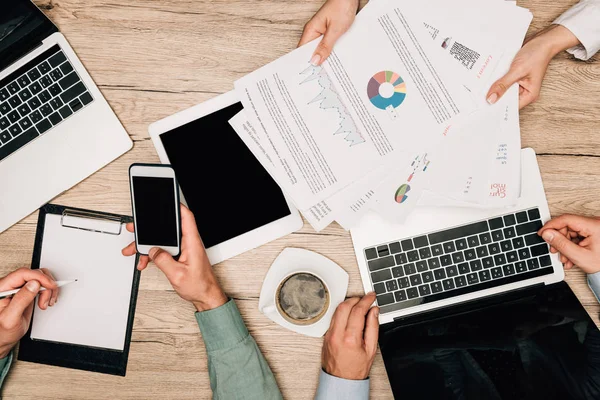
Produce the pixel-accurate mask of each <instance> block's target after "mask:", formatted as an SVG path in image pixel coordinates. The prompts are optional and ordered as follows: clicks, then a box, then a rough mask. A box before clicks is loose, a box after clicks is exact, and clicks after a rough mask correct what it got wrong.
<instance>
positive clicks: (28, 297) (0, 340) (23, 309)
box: [0, 268, 58, 358]
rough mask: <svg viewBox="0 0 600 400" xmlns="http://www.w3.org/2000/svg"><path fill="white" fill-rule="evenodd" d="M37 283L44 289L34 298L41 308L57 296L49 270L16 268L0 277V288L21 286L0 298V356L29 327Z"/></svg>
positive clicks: (9, 348) (7, 288) (5, 352)
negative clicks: (11, 294)
mask: <svg viewBox="0 0 600 400" xmlns="http://www.w3.org/2000/svg"><path fill="white" fill-rule="evenodd" d="M40 285H41V286H43V287H45V288H46V289H47V290H46V291H44V292H42V293H41V294H40V297H39V299H38V305H39V307H40V308H41V309H42V310H45V309H47V308H48V307H49V306H50V307H51V306H53V305H54V303H56V299H57V297H58V286H57V285H56V282H55V281H54V278H53V277H52V274H51V273H50V271H48V270H47V269H45V268H42V269H36V270H31V269H29V268H20V269H18V270H16V271H14V272H11V273H10V274H8V275H6V276H5V277H4V278H2V279H0V292H5V291H8V290H14V289H19V288H21V290H19V291H18V292H17V293H16V294H15V295H13V296H12V297H9V298H5V299H2V300H0V358H4V357H6V356H7V355H8V353H9V352H10V350H11V349H12V348H13V347H14V345H15V344H16V343H17V342H18V341H19V340H20V339H21V338H22V337H23V335H24V334H25V333H26V332H27V330H28V329H29V323H30V322H31V315H32V314H33V304H34V303H33V302H34V300H35V296H37V294H38V292H39V291H40V288H41V286H40Z"/></svg>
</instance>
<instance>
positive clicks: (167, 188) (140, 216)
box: [129, 164, 181, 257]
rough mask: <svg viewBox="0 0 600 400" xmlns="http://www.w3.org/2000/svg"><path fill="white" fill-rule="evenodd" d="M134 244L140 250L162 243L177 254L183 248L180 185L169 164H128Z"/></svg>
mask: <svg viewBox="0 0 600 400" xmlns="http://www.w3.org/2000/svg"><path fill="white" fill-rule="evenodd" d="M129 182H130V186H131V203H132V206H133V222H134V224H135V245H136V247H137V251H138V253H140V254H143V255H147V254H148V252H149V251H150V249H151V248H153V247H160V248H161V249H163V250H164V251H166V252H167V253H169V254H171V255H172V256H174V257H176V256H178V255H179V253H180V249H181V214H180V208H179V207H180V205H179V185H178V184H177V179H176V178H175V171H174V170H173V168H171V166H170V165H163V164H132V165H131V167H129Z"/></svg>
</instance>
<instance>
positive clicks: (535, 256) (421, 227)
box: [351, 149, 564, 324]
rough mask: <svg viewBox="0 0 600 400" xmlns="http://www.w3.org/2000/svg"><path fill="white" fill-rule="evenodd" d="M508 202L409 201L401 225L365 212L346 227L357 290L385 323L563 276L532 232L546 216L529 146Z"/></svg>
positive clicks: (559, 278) (539, 180) (539, 181)
mask: <svg viewBox="0 0 600 400" xmlns="http://www.w3.org/2000/svg"><path fill="white" fill-rule="evenodd" d="M521 181H522V182H521V188H522V190H521V197H520V198H519V200H518V203H517V204H516V205H515V206H514V207H510V208H505V209H477V208H467V207H459V206H457V207H453V208H450V207H444V208H436V207H417V208H416V209H415V210H414V211H413V213H412V214H411V215H410V216H409V217H408V218H407V220H406V221H405V223H404V224H402V225H395V224H391V223H388V222H387V221H385V219H384V218H382V217H381V216H379V215H376V214H373V213H371V214H368V215H367V216H365V217H364V218H363V219H362V220H361V222H360V223H359V224H358V226H356V227H355V228H353V229H352V230H351V234H352V241H353V243H354V249H355V253H356V257H357V261H358V266H359V270H360V274H361V278H362V281H363V286H364V288H365V292H370V291H372V290H374V291H375V292H376V293H377V304H378V305H379V307H380V313H379V322H380V323H381V324H385V323H389V322H392V321H394V320H398V319H402V318H405V317H408V316H410V315H413V314H416V313H425V312H428V311H432V310H434V309H439V308H441V307H451V306H453V305H456V304H458V303H463V302H468V301H477V300H478V299H482V298H485V297H489V296H494V295H497V294H500V293H505V292H508V291H513V290H519V289H522V288H526V287H530V286H534V285H549V284H553V283H556V282H560V281H562V280H563V278H564V270H563V267H562V265H561V263H560V261H559V259H558V256H557V255H556V254H551V253H550V252H549V247H548V245H547V244H546V243H545V242H544V240H543V239H542V238H541V237H540V236H538V234H537V231H538V230H539V229H540V228H541V227H542V226H543V224H544V223H545V222H546V221H548V220H549V219H550V210H549V209H548V203H547V201H546V195H545V193H544V186H543V184H542V178H541V176H540V172H539V168H538V165H537V161H536V156H535V153H534V151H533V150H532V149H523V150H522V151H521Z"/></svg>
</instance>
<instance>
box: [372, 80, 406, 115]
mask: <svg viewBox="0 0 600 400" xmlns="http://www.w3.org/2000/svg"><path fill="white" fill-rule="evenodd" d="M367 96H369V99H370V100H371V103H373V105H374V106H375V107H377V108H380V109H382V110H385V109H387V108H388V107H390V106H392V107H393V108H396V107H398V106H399V105H400V104H402V102H403V101H404V99H405V98H406V83H405V82H404V80H403V79H402V78H401V77H400V75H398V74H397V73H395V72H392V71H381V72H378V73H376V74H375V75H373V77H372V78H371V79H370V80H369V84H368V85H367Z"/></svg>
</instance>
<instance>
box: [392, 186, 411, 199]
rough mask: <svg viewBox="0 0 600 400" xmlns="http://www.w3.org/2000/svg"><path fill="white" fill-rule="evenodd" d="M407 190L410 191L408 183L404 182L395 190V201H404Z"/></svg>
mask: <svg viewBox="0 0 600 400" xmlns="http://www.w3.org/2000/svg"><path fill="white" fill-rule="evenodd" d="M409 191H410V185H408V184H406V183H405V184H402V185H400V187H399V188H398V190H396V194H395V198H396V203H404V202H405V201H406V199H407V198H408V194H407V193H408V192H409Z"/></svg>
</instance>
